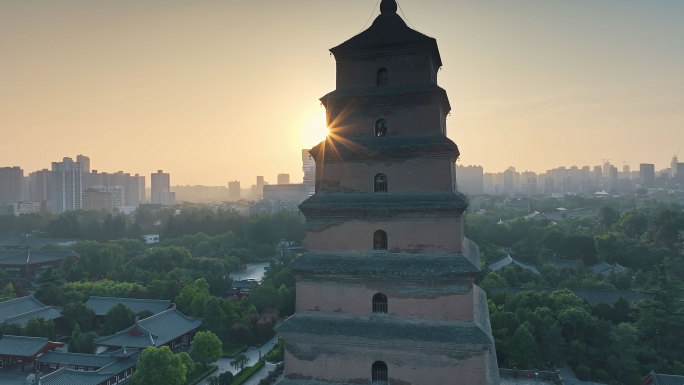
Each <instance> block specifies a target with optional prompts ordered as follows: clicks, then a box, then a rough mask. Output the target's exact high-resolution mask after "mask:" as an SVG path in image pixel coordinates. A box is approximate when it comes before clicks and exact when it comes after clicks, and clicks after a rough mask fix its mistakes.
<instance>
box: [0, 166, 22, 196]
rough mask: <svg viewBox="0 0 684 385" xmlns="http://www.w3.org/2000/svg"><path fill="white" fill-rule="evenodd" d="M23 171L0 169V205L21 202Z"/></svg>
mask: <svg viewBox="0 0 684 385" xmlns="http://www.w3.org/2000/svg"><path fill="white" fill-rule="evenodd" d="M23 180H24V170H22V169H21V168H19V167H17V166H15V167H0V204H3V203H17V202H19V201H20V200H21V195H22V188H21V187H22V185H23Z"/></svg>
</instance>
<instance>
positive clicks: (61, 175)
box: [50, 158, 83, 214]
mask: <svg viewBox="0 0 684 385" xmlns="http://www.w3.org/2000/svg"><path fill="white" fill-rule="evenodd" d="M50 190H51V192H52V212H53V213H55V214H60V213H63V212H66V211H72V210H80V209H82V208H83V170H82V169H81V164H80V163H78V162H74V161H73V159H71V158H64V159H63V160H62V161H61V162H52V184H51V188H50Z"/></svg>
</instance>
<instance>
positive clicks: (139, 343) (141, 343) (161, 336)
mask: <svg viewBox="0 0 684 385" xmlns="http://www.w3.org/2000/svg"><path fill="white" fill-rule="evenodd" d="M201 324H202V320H201V319H199V318H194V317H188V316H186V315H185V314H183V313H181V312H180V311H178V309H176V308H175V307H174V308H172V309H169V310H166V311H163V312H161V313H158V314H155V315H153V316H151V317H148V318H145V319H143V320H140V321H138V322H137V323H135V324H133V325H132V326H130V327H128V328H127V329H125V330H122V331H120V332H118V333H116V334H114V335H111V336H106V337H100V338H98V339H96V340H95V345H102V346H119V347H121V346H126V347H129V348H138V349H144V348H146V347H148V346H161V345H164V344H166V343H168V342H170V341H172V340H174V339H175V338H178V337H180V336H182V335H183V334H186V333H188V332H191V331H192V330H195V329H197V328H199V327H200V325H201Z"/></svg>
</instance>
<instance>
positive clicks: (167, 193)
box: [150, 170, 176, 206]
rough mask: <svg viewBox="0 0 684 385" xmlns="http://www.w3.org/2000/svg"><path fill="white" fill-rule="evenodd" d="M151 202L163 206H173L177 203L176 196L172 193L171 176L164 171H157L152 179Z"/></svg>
mask: <svg viewBox="0 0 684 385" xmlns="http://www.w3.org/2000/svg"><path fill="white" fill-rule="evenodd" d="M150 184H151V194H152V196H151V198H150V199H151V201H152V203H157V204H161V205H163V206H171V205H173V204H174V203H176V195H175V194H174V193H173V192H171V175H170V174H169V173H166V172H164V171H162V170H157V172H156V173H152V175H151V177H150Z"/></svg>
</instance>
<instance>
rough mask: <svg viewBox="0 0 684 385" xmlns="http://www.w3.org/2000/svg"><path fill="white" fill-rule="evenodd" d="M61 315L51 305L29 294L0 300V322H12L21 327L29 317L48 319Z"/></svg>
mask: <svg viewBox="0 0 684 385" xmlns="http://www.w3.org/2000/svg"><path fill="white" fill-rule="evenodd" d="M61 316H62V315H61V314H59V312H58V311H56V310H55V309H53V308H52V307H51V306H45V305H44V304H43V303H41V302H40V301H38V300H37V299H35V298H33V297H31V296H26V297H20V298H15V299H11V300H9V301H4V302H0V324H3V323H13V324H18V325H20V326H22V327H23V326H26V323H27V322H28V320H30V319H31V318H44V319H46V320H50V319H56V318H60V317H61Z"/></svg>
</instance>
